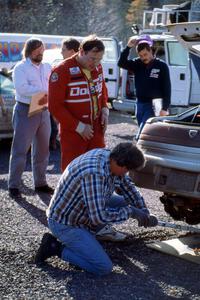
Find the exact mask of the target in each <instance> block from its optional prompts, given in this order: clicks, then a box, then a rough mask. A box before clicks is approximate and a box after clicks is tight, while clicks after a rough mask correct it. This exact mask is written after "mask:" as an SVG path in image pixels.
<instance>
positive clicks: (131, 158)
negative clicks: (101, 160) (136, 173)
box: [110, 143, 145, 171]
mask: <svg viewBox="0 0 200 300" xmlns="http://www.w3.org/2000/svg"><path fill="white" fill-rule="evenodd" d="M110 158H111V159H113V160H114V161H115V162H116V163H117V165H118V166H120V167H126V168H127V169H128V170H129V171H130V170H135V169H138V168H142V167H143V166H144V164H145V158H144V155H143V152H142V151H141V150H140V149H139V148H138V147H137V146H136V145H134V144H133V143H120V144H118V145H117V146H115V147H114V149H113V150H112V151H111V153H110Z"/></svg>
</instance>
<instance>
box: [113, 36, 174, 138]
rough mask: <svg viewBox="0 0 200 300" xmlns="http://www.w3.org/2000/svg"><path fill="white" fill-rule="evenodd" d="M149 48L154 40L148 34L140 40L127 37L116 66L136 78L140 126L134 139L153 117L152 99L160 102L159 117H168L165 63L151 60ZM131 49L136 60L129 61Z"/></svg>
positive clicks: (168, 84) (168, 96)
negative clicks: (133, 50)
mask: <svg viewBox="0 0 200 300" xmlns="http://www.w3.org/2000/svg"><path fill="white" fill-rule="evenodd" d="M152 45H153V41H152V40H151V38H150V37H149V36H147V35H146V36H142V37H141V38H140V39H135V38H130V39H129V41H128V44H127V47H126V48H125V49H124V50H123V51H122V53H121V56H120V58H119V61H118V66H119V67H121V68H123V69H126V70H129V71H131V72H133V73H134V75H135V88H136V97H137V105H136V117H137V121H138V125H139V132H138V135H137V139H138V138H139V134H140V133H141V131H142V128H143V126H144V124H145V122H146V121H147V119H149V118H151V117H154V116H155V109H154V105H153V102H155V101H153V99H162V104H161V109H160V111H159V115H160V116H165V115H167V114H168V107H169V104H170V97H171V83H170V77H169V69H168V66H167V64H166V63H165V62H164V61H162V60H160V59H157V58H155V57H154V55H153V51H152ZM132 47H136V51H137V53H138V57H137V58H136V59H134V60H129V59H128V56H129V51H130V49H131V48H132ZM158 101H159V100H158ZM158 101H157V102H158Z"/></svg>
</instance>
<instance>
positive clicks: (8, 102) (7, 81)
mask: <svg viewBox="0 0 200 300" xmlns="http://www.w3.org/2000/svg"><path fill="white" fill-rule="evenodd" d="M14 104H15V94H14V86H13V82H12V79H11V76H10V74H9V73H8V72H6V71H5V70H1V71H0V140H1V139H4V138H11V137H12V134H13V128H12V111H13V106H14Z"/></svg>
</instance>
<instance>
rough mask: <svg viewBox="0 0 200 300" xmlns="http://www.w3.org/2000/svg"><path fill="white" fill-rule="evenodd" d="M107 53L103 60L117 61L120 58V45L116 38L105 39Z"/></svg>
mask: <svg viewBox="0 0 200 300" xmlns="http://www.w3.org/2000/svg"><path fill="white" fill-rule="evenodd" d="M103 43H104V46H105V53H104V56H103V61H115V62H116V61H117V60H118V56H119V54H118V47H117V43H116V41H115V40H104V39H103Z"/></svg>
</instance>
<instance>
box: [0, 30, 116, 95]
mask: <svg viewBox="0 0 200 300" xmlns="http://www.w3.org/2000/svg"><path fill="white" fill-rule="evenodd" d="M32 36H34V37H37V38H41V39H42V41H43V42H44V43H45V47H46V48H47V49H51V50H49V51H46V52H47V53H46V55H45V57H46V59H45V60H46V61H48V62H50V63H52V62H53V58H54V59H57V60H58V61H59V60H60V59H62V56H61V54H60V53H59V51H60V50H58V48H60V46H61V42H62V40H63V39H64V38H69V37H70V36H63V35H43V34H24V33H0V68H7V69H10V68H12V67H13V66H14V65H15V64H16V62H17V61H19V60H21V59H22V54H21V51H22V49H23V46H24V43H25V41H26V40H27V39H28V38H30V37H32ZM73 37H74V38H76V39H78V40H79V41H81V40H82V39H83V37H80V36H73ZM102 40H103V43H104V45H105V54H104V57H103V61H102V65H103V70H104V76H105V81H106V85H107V87H108V96H109V99H110V101H112V100H113V99H116V98H117V97H118V92H119V79H120V76H119V67H118V66H117V60H118V57H119V51H120V46H119V42H118V41H117V40H116V39H115V38H105V37H102ZM55 48H57V49H55ZM52 49H54V50H52ZM57 55H58V58H56V56H57Z"/></svg>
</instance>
